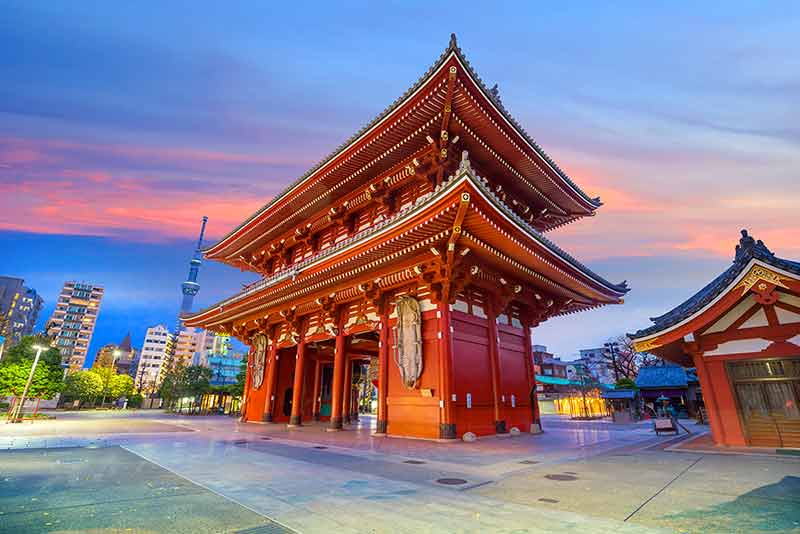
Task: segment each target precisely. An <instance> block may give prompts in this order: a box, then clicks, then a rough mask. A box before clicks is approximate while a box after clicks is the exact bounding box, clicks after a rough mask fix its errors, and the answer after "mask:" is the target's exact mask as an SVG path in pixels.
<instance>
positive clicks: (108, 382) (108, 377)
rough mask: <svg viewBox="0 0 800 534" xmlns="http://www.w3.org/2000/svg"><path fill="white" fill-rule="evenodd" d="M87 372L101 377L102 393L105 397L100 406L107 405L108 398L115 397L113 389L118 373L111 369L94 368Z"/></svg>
mask: <svg viewBox="0 0 800 534" xmlns="http://www.w3.org/2000/svg"><path fill="white" fill-rule="evenodd" d="M87 372H89V373H92V374H94V375H96V376H97V377H99V378H100V382H101V383H102V384H103V387H102V392H101V393H100V394H101V395H102V396H103V400H101V401H100V406H102V405H103V404H105V403H106V397H113V396H114V395H113V393H112V391H111V388H112V384H113V383H114V377H116V376H117V373H116V372H115V371H114V369H113V368H111V367H93V368H91V369H89V371H87Z"/></svg>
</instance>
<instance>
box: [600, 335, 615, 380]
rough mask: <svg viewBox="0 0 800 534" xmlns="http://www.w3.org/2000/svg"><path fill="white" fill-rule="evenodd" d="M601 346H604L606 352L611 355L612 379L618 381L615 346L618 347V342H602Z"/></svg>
mask: <svg viewBox="0 0 800 534" xmlns="http://www.w3.org/2000/svg"><path fill="white" fill-rule="evenodd" d="M603 346H604V347H605V348H606V353H607V354H610V355H611V366H612V368H613V369H614V381H615V382H619V369H617V347H619V343H617V342H616V341H609V342H608V343H604V344H603Z"/></svg>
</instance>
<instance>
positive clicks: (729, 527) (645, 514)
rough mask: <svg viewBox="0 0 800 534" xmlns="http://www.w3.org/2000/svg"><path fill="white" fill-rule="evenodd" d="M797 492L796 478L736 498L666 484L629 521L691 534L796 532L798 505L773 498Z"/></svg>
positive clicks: (798, 482)
mask: <svg viewBox="0 0 800 534" xmlns="http://www.w3.org/2000/svg"><path fill="white" fill-rule="evenodd" d="M789 493H791V494H795V499H796V494H798V493H800V478H797V477H788V476H787V477H784V478H783V479H781V480H779V481H777V482H775V483H774V484H769V485H766V486H762V487H760V488H756V489H753V490H751V491H748V492H745V493H742V494H740V495H737V496H732V495H726V494H723V493H719V492H714V491H706V490H705V488H704V487H703V486H699V487H698V486H693V487H691V488H687V487H685V486H684V487H678V486H675V485H670V486H669V487H668V488H667V489H665V490H664V491H663V492H662V493H660V494H659V495H657V496H656V497H655V498H653V499H652V500H651V501H650V502H648V503H647V505H646V506H644V507H643V508H642V509H641V510H639V511H638V512H637V513H636V514H635V515H634V516H633V517H631V519H630V520H629V522H632V523H636V524H642V525H647V526H654V527H666V528H671V529H673V530H674V531H675V532H681V533H692V534H695V533H696V534H706V533H708V534H716V533H718V534H723V533H725V534H727V533H742V534H761V533H780V534H789V533H795V534H796V533H800V505H799V504H798V502H797V501H796V500H788V499H785V498H775V496H776V495H781V494H783V495H786V494H789Z"/></svg>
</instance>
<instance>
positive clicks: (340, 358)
mask: <svg viewBox="0 0 800 534" xmlns="http://www.w3.org/2000/svg"><path fill="white" fill-rule="evenodd" d="M340 326H342V325H340ZM344 342H345V336H344V328H339V332H338V333H337V334H336V348H335V350H334V353H333V391H332V393H331V422H330V428H329V430H341V429H342V397H343V393H344V392H343V391H342V389H343V386H344V368H345V360H346V358H345V343H344Z"/></svg>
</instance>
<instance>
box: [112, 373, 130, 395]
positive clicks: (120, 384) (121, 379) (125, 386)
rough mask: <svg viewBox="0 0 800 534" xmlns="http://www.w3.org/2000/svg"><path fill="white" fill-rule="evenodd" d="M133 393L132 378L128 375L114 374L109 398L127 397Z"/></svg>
mask: <svg viewBox="0 0 800 534" xmlns="http://www.w3.org/2000/svg"><path fill="white" fill-rule="evenodd" d="M132 393H133V378H131V377H130V376H128V375H115V376H114V378H113V379H112V380H111V395H110V396H111V398H112V399H118V398H120V397H128V396H130V395H131V394H132Z"/></svg>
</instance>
